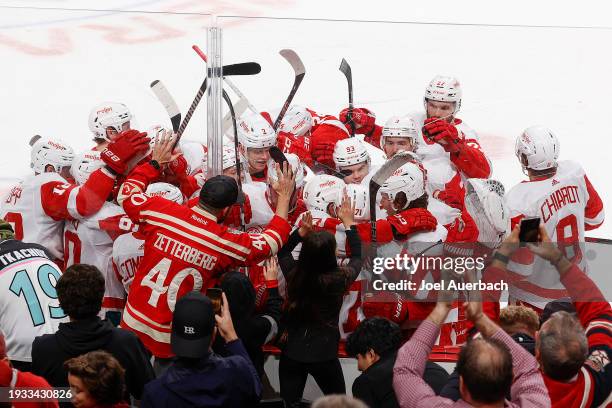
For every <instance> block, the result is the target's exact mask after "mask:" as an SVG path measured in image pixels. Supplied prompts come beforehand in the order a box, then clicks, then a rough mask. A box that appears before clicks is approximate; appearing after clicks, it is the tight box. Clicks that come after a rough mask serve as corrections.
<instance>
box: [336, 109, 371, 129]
mask: <svg viewBox="0 0 612 408" xmlns="http://www.w3.org/2000/svg"><path fill="white" fill-rule="evenodd" d="M348 111H349V109H348V108H345V109H343V110H342V111H341V112H340V115H339V116H340V122H342V123H344V124H345V125H346V127H347V128H349V129H350V127H351V125H350V120H349V118H348ZM375 121H376V115H375V114H374V113H373V112H372V111H370V110H369V109H366V108H354V109H353V123H354V124H355V133H357V134H360V135H369V134H370V133H371V132H372V131H373V130H374V122H375Z"/></svg>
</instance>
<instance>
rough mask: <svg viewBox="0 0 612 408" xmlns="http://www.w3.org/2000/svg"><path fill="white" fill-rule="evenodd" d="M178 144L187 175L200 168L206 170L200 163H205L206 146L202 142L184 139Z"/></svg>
mask: <svg viewBox="0 0 612 408" xmlns="http://www.w3.org/2000/svg"><path fill="white" fill-rule="evenodd" d="M180 146H181V152H182V153H183V157H184V158H185V161H187V167H188V169H187V170H188V173H189V175H193V174H194V173H196V172H197V171H198V170H201V169H204V171H206V168H205V167H202V165H203V164H204V163H206V159H205V158H206V147H204V145H202V143H200V142H194V141H185V142H183V143H180Z"/></svg>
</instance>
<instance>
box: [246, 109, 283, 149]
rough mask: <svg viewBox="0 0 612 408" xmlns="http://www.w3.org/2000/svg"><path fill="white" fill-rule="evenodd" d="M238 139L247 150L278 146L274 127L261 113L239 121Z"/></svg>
mask: <svg viewBox="0 0 612 408" xmlns="http://www.w3.org/2000/svg"><path fill="white" fill-rule="evenodd" d="M238 138H239V140H240V144H242V146H244V147H245V148H247V149H250V148H254V149H263V148H265V147H272V146H274V145H276V132H275V131H274V129H273V128H272V125H270V123H268V121H267V120H266V119H265V118H264V117H263V116H261V114H259V113H254V114H252V115H249V116H247V117H245V118H242V119H240V121H238Z"/></svg>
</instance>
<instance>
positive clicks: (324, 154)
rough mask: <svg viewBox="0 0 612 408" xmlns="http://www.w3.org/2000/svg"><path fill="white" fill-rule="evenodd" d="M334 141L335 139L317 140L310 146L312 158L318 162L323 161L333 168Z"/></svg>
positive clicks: (334, 166)
mask: <svg viewBox="0 0 612 408" xmlns="http://www.w3.org/2000/svg"><path fill="white" fill-rule="evenodd" d="M336 142H337V140H323V141H317V143H315V144H313V146H312V158H313V159H314V160H315V161H317V162H319V163H323V164H324V165H326V166H329V167H331V168H332V169H335V168H336V164H335V163H334V147H336Z"/></svg>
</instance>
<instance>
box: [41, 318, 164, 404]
mask: <svg viewBox="0 0 612 408" xmlns="http://www.w3.org/2000/svg"><path fill="white" fill-rule="evenodd" d="M94 350H104V351H108V352H109V353H110V354H112V355H113V356H114V357H115V358H116V359H117V360H118V361H119V363H120V364H121V366H123V368H124V369H125V381H126V386H127V390H128V392H129V393H130V394H131V395H133V396H134V398H136V399H140V397H141V396H142V391H143V389H144V385H145V384H146V383H148V382H149V381H151V380H153V379H154V378H155V373H154V372H153V367H152V366H151V361H150V358H151V357H150V354H149V353H148V352H147V350H146V349H145V348H144V346H143V344H142V343H141V341H140V340H139V339H138V337H137V336H136V335H135V334H134V333H132V332H129V331H126V330H123V329H119V328H116V327H114V326H113V325H112V324H111V323H110V322H108V321H107V320H100V318H98V317H97V316H96V317H93V318H89V319H83V320H79V321H74V322H70V323H60V325H59V329H58V330H57V332H56V333H55V334H45V335H44V336H40V337H36V338H35V339H34V342H33V343H32V372H33V373H34V374H37V375H40V376H41V377H44V378H45V379H46V380H47V381H48V382H49V384H51V385H52V386H53V387H68V373H67V372H66V370H64V362H65V361H66V360H69V359H71V358H73V357H77V356H80V355H81V354H85V353H88V352H90V351H94Z"/></svg>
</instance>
